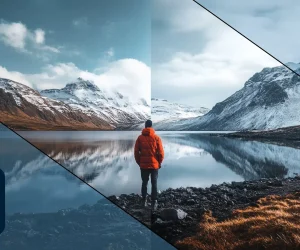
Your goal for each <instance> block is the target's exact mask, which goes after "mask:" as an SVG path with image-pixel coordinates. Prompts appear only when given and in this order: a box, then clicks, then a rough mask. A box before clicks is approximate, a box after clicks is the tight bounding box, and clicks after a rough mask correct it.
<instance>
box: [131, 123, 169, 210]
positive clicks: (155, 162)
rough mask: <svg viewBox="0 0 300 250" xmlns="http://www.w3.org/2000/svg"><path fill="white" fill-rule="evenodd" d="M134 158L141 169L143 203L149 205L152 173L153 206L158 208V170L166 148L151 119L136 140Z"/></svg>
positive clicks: (154, 208)
mask: <svg viewBox="0 0 300 250" xmlns="http://www.w3.org/2000/svg"><path fill="white" fill-rule="evenodd" d="M134 158H135V161H136V163H137V164H138V165H139V166H140V169H141V178H142V188H141V192H142V199H143V205H144V206H147V200H146V196H147V186H148V181H149V176H150V175H151V187H152V188H151V208H152V209H153V210H156V209H157V206H158V202H157V178H158V170H159V169H160V168H161V164H162V162H163V160H164V149H163V145H162V141H161V139H160V137H159V136H158V135H156V134H155V130H154V129H153V128H152V121H151V120H147V121H146V122H145V128H144V129H143V130H142V134H141V135H140V136H139V137H138V138H137V140H136V142H135V146H134Z"/></svg>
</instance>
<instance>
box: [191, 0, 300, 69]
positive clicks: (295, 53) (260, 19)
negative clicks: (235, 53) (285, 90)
mask: <svg viewBox="0 0 300 250" xmlns="http://www.w3.org/2000/svg"><path fill="white" fill-rule="evenodd" d="M197 1H198V2H199V3H200V4H202V5H204V6H205V7H206V8H208V9H209V10H211V11H212V12H213V13H215V14H216V15H217V16H219V17H220V18H222V19H223V20H224V21H226V22H227V23H229V24H230V25H231V26H233V27H234V28H236V29H237V30H238V31H240V32H241V33H242V34H244V35H245V36H247V37H248V38H250V39H251V40H252V41H253V42H255V43H257V44H258V45H259V46H261V47H262V48H264V49H265V50H266V51H268V52H269V53H270V54H272V55H273V56H275V57H276V58H277V59H279V60H281V61H282V62H283V63H286V62H289V61H294V62H299V61H300V51H299V49H298V48H299V42H298V41H299V39H300V35H299V34H298V32H296V30H297V28H298V23H299V20H300V19H299V12H300V2H299V1H297V0H286V1H282V0H265V1H259V0H253V1H239V0H231V1H226V2H225V1H222V0H211V1H203V0H197ZM195 5H196V4H195ZM195 7H197V8H198V9H202V8H201V7H200V6H195Z"/></svg>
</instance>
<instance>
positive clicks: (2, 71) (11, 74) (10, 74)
mask: <svg viewBox="0 0 300 250" xmlns="http://www.w3.org/2000/svg"><path fill="white" fill-rule="evenodd" d="M0 77H1V78H6V79H10V80H13V81H16V82H20V83H23V84H25V85H27V86H29V87H31V88H32V87H33V86H32V84H31V83H30V82H29V81H28V80H27V79H26V77H25V76H24V74H22V73H20V72H17V71H8V70H7V69H6V68H4V67H2V66H0Z"/></svg>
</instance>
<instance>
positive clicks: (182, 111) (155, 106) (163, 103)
mask: <svg viewBox="0 0 300 250" xmlns="http://www.w3.org/2000/svg"><path fill="white" fill-rule="evenodd" d="M151 106H152V107H151V110H152V112H151V116H152V120H153V122H164V123H165V122H174V121H178V120H181V119H187V118H194V117H199V116H202V115H204V114H206V113H207V112H208V111H209V110H208V109H207V108H204V107H200V108H197V107H192V106H189V105H184V104H178V103H173V102H169V101H168V100H166V99H158V98H152V99H151Z"/></svg>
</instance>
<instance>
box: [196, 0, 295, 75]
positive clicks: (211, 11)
mask: <svg viewBox="0 0 300 250" xmlns="http://www.w3.org/2000/svg"><path fill="white" fill-rule="evenodd" d="M192 1H193V2H195V3H196V4H198V5H199V6H200V7H202V8H203V9H204V10H206V11H207V12H209V13H210V14H212V15H213V16H214V17H216V18H217V19H219V20H220V21H221V22H223V23H224V24H226V25H227V26H228V27H229V28H231V29H233V30H234V31H235V32H237V33H238V34H239V35H241V36H242V37H244V38H246V39H247V40H248V41H249V42H251V43H252V44H254V45H255V46H256V47H258V48H259V49H261V50H262V51H263V52H265V53H266V54H268V55H269V56H270V57H272V58H273V59H275V60H276V61H277V62H279V63H280V64H282V65H283V66H285V67H286V68H288V69H289V70H290V71H292V72H293V73H295V74H296V75H298V76H300V74H299V73H297V72H296V71H295V70H293V69H291V68H290V67H289V66H287V65H285V63H283V62H281V61H280V60H279V59H277V58H276V57H275V56H273V55H272V54H270V53H269V52H268V51H266V50H265V49H263V48H262V47H260V46H259V45H258V44H257V43H255V42H253V41H252V40H251V39H250V38H248V37H247V36H245V35H244V34H243V33H241V32H240V31H238V30H237V29H236V28H234V27H232V26H231V25H230V24H228V23H227V22H225V21H224V20H223V19H222V18H220V17H219V16H217V15H216V14H215V13H213V12H212V11H210V10H209V9H207V8H206V7H204V6H203V5H202V4H201V3H199V2H197V1H196V0H192Z"/></svg>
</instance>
